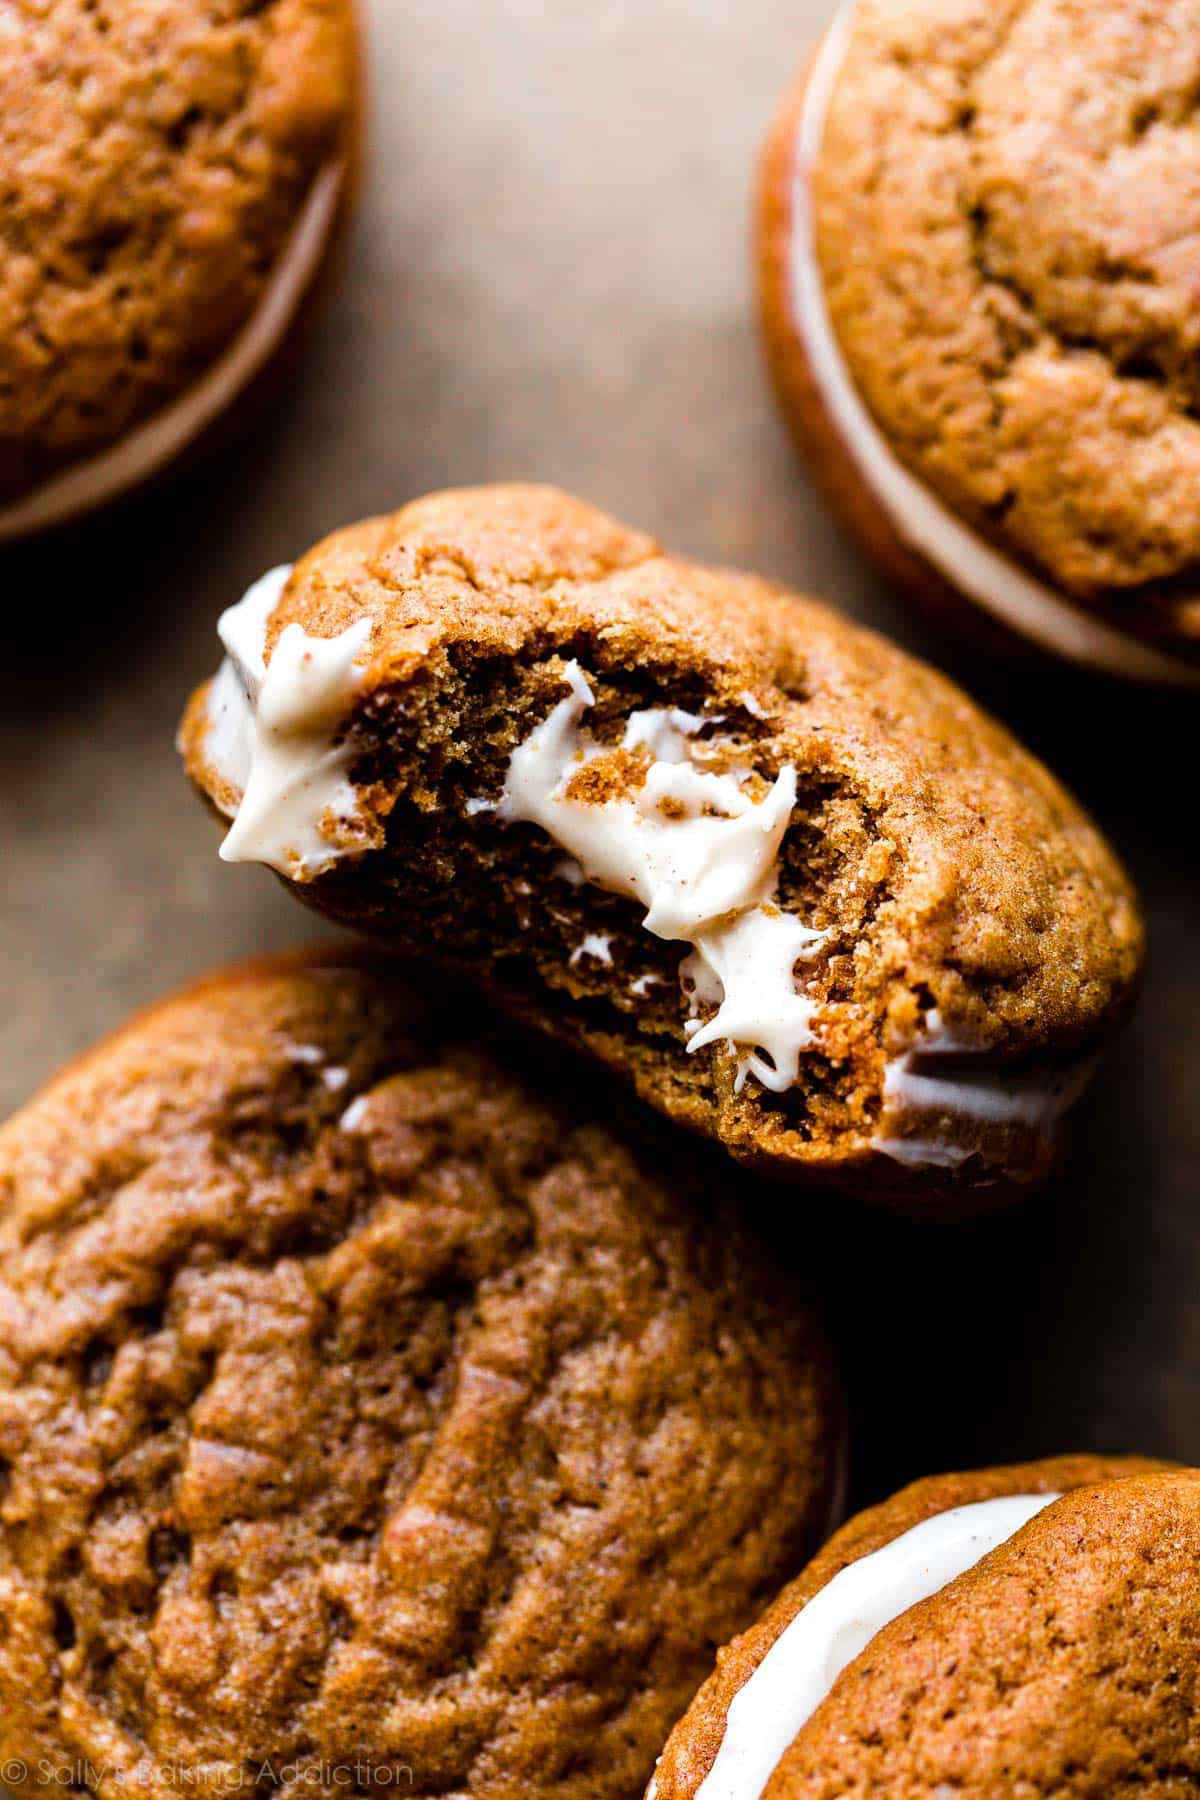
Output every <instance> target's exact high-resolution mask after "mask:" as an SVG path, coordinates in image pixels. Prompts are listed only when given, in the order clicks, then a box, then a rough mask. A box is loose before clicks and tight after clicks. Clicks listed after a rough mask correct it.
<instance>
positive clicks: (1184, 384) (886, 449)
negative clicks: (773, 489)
mask: <svg viewBox="0 0 1200 1800" xmlns="http://www.w3.org/2000/svg"><path fill="white" fill-rule="evenodd" d="M1198 85H1200V17H1198V16H1197V13H1196V9H1195V6H1194V5H1193V4H1192V3H1191V0H1147V3H1143V0H1103V3H1100V0H1031V3H1030V4H1021V5H1017V4H1015V3H1014V0H848V3H847V4H844V5H843V6H842V8H841V10H840V11H839V13H838V14H837V17H836V19H835V21H834V23H833V24H832V26H831V27H830V28H829V30H828V31H827V33H826V34H825V36H824V38H823V40H822V42H821V44H820V46H819V48H818V50H817V53H816V55H815V57H814V58H813V59H812V60H811V61H810V63H809V65H808V67H807V68H806V70H805V71H804V73H803V75H802V77H801V78H800V80H799V81H798V82H797V84H796V85H795V87H794V88H793V90H792V92H791V94H790V95H789V96H788V99H787V101H786V103H785V105H784V108H783V112H782V115H781V117H780V119H779V122H778V124H777V126H776V128H775V131H774V133H773V134H772V137H771V139H770V142H769V145H768V148H767V151H766V155H765V160H764V165H763V175H762V186H761V204H760V213H759V232H758V259H759V274H760V284H761V293H762V303H763V312H764V317H765V322H766V334H767V340H768V345H769V350H770V356H771V361H772V364H773V368H774V373H775V376H776V380H777V386H778V389H779V392H780V395H781V397H782V400H783V403H784V406H785V408H786V411H787V413H788V414H789V416H790V418H791V421H792V423H793V425H794V426H795V428H796V430H797V432H798V434H799V437H800V440H801V442H802V444H803V446H804V447H805V448H806V449H807V451H808V454H809V456H810V459H811V462H812V466H813V469H814V471H815V473H816V474H817V476H818V478H819V479H820V480H821V481H822V483H823V485H824V486H825V487H826V489H827V490H828V492H829V494H830V496H831V498H832V500H833V502H834V504H835V505H836V507H837V508H838V509H839V510H840V512H841V513H842V515H843V516H844V518H845V520H846V521H847V523H848V524H849V526H850V527H851V529H852V530H853V532H854V533H855V534H856V535H857V536H858V538H859V539H860V540H861V541H862V542H863V544H864V545H865V546H866V548H867V549H868V550H869V551H870V552H871V554H872V555H873V556H874V558H875V559H876V561H877V562H878V563H879V565H880V566H881V568H882V569H883V570H884V571H885V572H886V573H887V574H889V575H891V576H893V577H895V578H896V579H897V580H898V581H900V582H901V583H902V584H904V585H906V586H907V587H908V588H909V589H910V590H911V591H913V592H915V593H916V594H918V595H923V596H924V597H925V598H926V599H927V600H929V601H930V602H932V603H933V604H934V605H936V606H938V607H939V608H941V609H943V610H945V609H951V610H954V611H957V612H958V613H959V614H960V616H966V615H968V614H971V615H973V616H974V618H975V619H976V620H977V621H980V622H983V621H986V624H987V629H989V630H993V631H994V630H995V628H997V627H998V628H999V635H1002V636H1005V637H1009V638H1010V639H1011V638H1012V637H1013V635H1014V634H1015V636H1016V637H1017V638H1019V639H1023V640H1026V641H1027V642H1032V643H1033V644H1036V645H1038V646H1040V648H1041V649H1043V650H1045V651H1049V652H1052V653H1054V654H1057V655H1059V656H1062V657H1066V658H1069V659H1070V660H1072V661H1073V662H1076V663H1079V664H1084V665H1087V666H1089V667H1091V668H1094V669H1100V670H1105V671H1108V672H1109V673H1112V674H1116V675H1122V676H1127V677H1133V678H1137V679H1140V680H1145V681H1153V682H1165V683H1176V684H1184V685H1188V686H1195V685H1197V684H1200V310H1198V309H1197V306H1196V293H1197V289H1198V286H1200V136H1198V135H1197V132H1196V119H1195V98H1196V91H1197V87H1198Z"/></svg>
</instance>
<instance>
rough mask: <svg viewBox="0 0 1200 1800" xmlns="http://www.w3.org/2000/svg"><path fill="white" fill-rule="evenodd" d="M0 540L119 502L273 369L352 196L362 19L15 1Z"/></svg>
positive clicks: (346, 1)
mask: <svg viewBox="0 0 1200 1800" xmlns="http://www.w3.org/2000/svg"><path fill="white" fill-rule="evenodd" d="M9 10H10V14H11V18H10V20H9V24H8V28H7V29H5V30H0V161H2V162H3V165H4V168H5V170H6V171H7V174H6V182H5V204H4V211H3V218H2V220H0V244H2V246H3V255H2V256H0V539H3V538H10V537H15V536H17V535H19V534H20V533H23V532H29V531H35V530H38V529H41V528H43V527H46V526H49V525H54V524H57V523H59V522H61V521H62V520H64V519H67V518H69V517H71V516H73V515H75V514H78V513H81V512H84V511H86V510H88V509H89V508H91V507H94V506H96V505H99V504H100V503H101V502H102V501H105V500H108V499H111V498H113V497H115V496H116V495H117V494H119V493H121V492H123V491H124V490H126V489H127V488H129V487H131V486H133V485H134V484H135V483H137V482H139V481H142V480H144V479H146V478H147V477H148V476H150V475H152V474H154V473H155V472H157V471H158V470H159V469H161V468H163V467H165V466H166V465H167V463H168V462H170V461H172V460H173V459H174V458H176V457H177V456H179V455H180V454H182V453H183V452H184V451H187V450H190V449H192V448H193V447H194V446H196V445H197V444H198V443H199V442H200V441H201V440H202V439H204V438H205V437H206V436H207V435H208V434H210V433H212V432H213V431H214V430H215V429H216V428H217V427H218V426H219V425H220V424H221V423H222V422H227V421H228V419H229V417H230V416H231V413H232V412H234V411H236V412H238V413H240V412H241V411H243V410H244V409H246V408H247V407H248V406H249V404H250V403H251V402H252V401H253V399H254V398H255V397H256V395H257V392H258V391H259V390H260V389H261V388H262V387H263V386H264V385H265V384H266V382H267V381H268V379H269V376H270V373H271V371H272V370H274V369H277V368H278V367H280V366H281V363H282V360H283V358H284V357H285V355H286V352H287V351H288V350H289V348H290V347H291V346H292V344H293V342H294V340H295V338H296V336H297V334H298V331H299V328H300V326H301V324H302V323H303V322H304V320H305V319H306V317H307V314H308V312H309V309H310V305H311V302H312V301H313V299H314V297H315V296H316V294H317V292H318V290H319V288H320V287H321V285H322V282H323V277H324V276H325V275H326V273H327V272H328V270H329V267H330V265H331V262H332V260H333V259H334V257H335V254H336V251H337V248H338V247H339V244H340V239H341V236H342V230H343V227H344V225H345V223H346V220H347V218H348V215H349V211H350V207H351V203H352V199H353V194H354V189H355V186H356V180H357V165H358V138H359V122H360V121H359V115H360V110H361V109H360V92H359V70H358V60H357V27H356V18H355V11H354V4H353V0H267V3H266V4H265V5H264V4H262V3H261V0H119V3H117V0H53V4H47V0H13V3H12V5H11V7H10V9H9Z"/></svg>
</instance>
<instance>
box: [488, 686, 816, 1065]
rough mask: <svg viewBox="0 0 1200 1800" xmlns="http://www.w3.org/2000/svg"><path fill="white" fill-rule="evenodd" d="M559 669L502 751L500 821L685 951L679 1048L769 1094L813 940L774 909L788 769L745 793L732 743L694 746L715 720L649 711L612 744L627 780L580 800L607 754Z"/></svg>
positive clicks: (788, 810) (800, 1021) (792, 1047)
mask: <svg viewBox="0 0 1200 1800" xmlns="http://www.w3.org/2000/svg"><path fill="white" fill-rule="evenodd" d="M563 675H564V680H565V681H566V683H567V686H568V688H569V690H570V691H569V693H568V695H567V696H566V698H565V699H563V700H561V701H559V703H558V705H557V706H555V707H554V708H553V710H552V711H551V712H550V714H549V716H548V717H547V718H546V719H545V720H544V721H543V722H542V724H540V725H538V726H536V727H535V728H534V730H533V731H532V732H531V733H530V734H529V736H528V737H527V738H526V739H525V741H524V742H523V743H521V744H519V745H518V746H517V748H516V750H515V751H514V752H513V755H512V758H511V760H510V763H509V768H508V775H507V779H506V782H505V787H504V792H503V794H502V796H501V799H500V803H499V807H498V809H497V811H498V815H499V817H500V819H501V820H503V821H505V822H508V823H516V822H518V821H521V822H525V823H528V824H533V825H538V826H540V827H541V828H542V829H543V830H544V831H546V832H547V833H548V834H549V836H550V837H551V838H552V839H553V841H554V843H555V844H556V845H558V847H559V848H560V849H561V850H563V851H564V852H565V853H566V855H567V857H569V858H570V859H571V862H572V863H573V864H574V865H576V866H577V867H578V869H579V870H580V871H581V872H582V876H583V878H584V879H585V880H587V881H590V882H593V883H595V885H596V886H598V887H602V888H604V889H606V890H607V891H608V892H610V893H615V894H623V895H625V896H626V897H627V898H629V899H633V900H636V901H638V902H639V903H640V904H641V905H642V906H643V907H644V908H645V917H644V919H643V924H644V926H645V928H646V930H647V931H649V932H651V933H653V935H654V936H655V937H659V938H663V939H665V940H668V941H671V942H682V943H686V944H688V945H690V946H691V951H690V954H689V955H688V956H687V957H686V958H685V959H684V962H683V964H682V966H681V971H680V973H681V978H682V980H683V982H684V984H685V989H686V991H687V992H688V993H689V994H690V997H691V1003H692V1009H693V1017H692V1018H691V1019H690V1020H689V1021H688V1024H687V1027H686V1028H685V1029H686V1030H687V1032H688V1039H689V1042H688V1049H689V1051H696V1050H700V1049H703V1048H705V1047H706V1046H707V1045H710V1044H715V1043H721V1042H725V1043H727V1044H728V1045H729V1047H730V1049H731V1051H732V1053H733V1054H734V1055H735V1056H736V1058H737V1063H738V1072H737V1085H738V1087H739V1088H740V1087H741V1085H742V1084H743V1082H744V1081H745V1079H746V1077H747V1076H748V1075H750V1074H753V1075H754V1076H755V1077H756V1078H757V1079H758V1080H759V1081H760V1082H761V1083H762V1084H763V1086H764V1087H768V1088H771V1089H772V1090H774V1091H775V1092H783V1091H784V1090H785V1089H786V1088H789V1087H791V1086H793V1085H794V1083H795V1081H796V1079H797V1076H798V1073H799V1061H800V1056H801V1054H802V1052H803V1051H804V1050H805V1049H806V1048H808V1047H809V1046H810V1045H811V1044H812V1042H813V1035H812V1029H811V1027H812V1020H813V1015H814V1012H815V1005H814V1003H813V1001H812V1000H810V999H809V998H807V997H806V996H805V995H804V994H803V993H801V992H800V991H799V989H798V988H797V985H796V978H795V969H796V965H797V963H799V962H801V961H803V960H804V959H805V958H806V957H809V956H811V955H812V954H813V951H814V948H815V946H816V945H817V944H818V943H819V942H820V939H821V936H822V934H821V933H820V932H817V931H813V930H811V929H810V928H809V927H807V926H806V925H804V924H802V923H801V921H800V920H799V919H797V918H795V917H794V916H792V915H791V914H788V913H785V912H782V911H781V910H780V909H779V907H778V906H776V905H775V903H774V892H775V880H776V859H777V856H778V853H779V846H780V844H781V842H782V840H783V836H784V833H785V832H786V830H787V827H788V824H789V822H790V820H791V816H792V811H793V809H794V807H795V804H796V771H795V769H794V767H793V766H792V765H791V764H787V765H786V766H785V767H784V768H782V769H781V770H780V771H779V774H778V775H777V776H776V778H775V781H774V783H773V784H772V785H771V787H770V789H769V790H768V791H767V792H766V793H763V794H759V793H757V792H755V791H754V789H755V776H754V771H753V770H752V769H751V767H750V766H749V764H748V763H746V762H745V761H744V760H741V759H739V757H738V754H737V752H736V750H735V749H734V747H733V746H731V745H729V744H727V743H725V742H724V741H723V740H720V739H712V738H709V739H703V738H702V736H701V734H702V733H703V732H704V731H705V730H706V729H708V728H710V727H712V726H714V725H716V724H719V723H720V721H719V720H714V719H707V720H706V719H704V718H702V717H700V716H698V715H696V714H692V713H687V712H683V711H681V710H680V709H679V708H677V707H654V708H648V709H645V710H643V711H639V712H634V713H633V714H631V716H630V718H629V720H628V721H627V723H626V726H625V732H624V736H623V739H622V742H621V749H622V750H623V751H626V752H631V753H633V754H634V755H635V756H637V757H638V769H639V773H640V781H639V783H638V785H636V786H635V787H632V788H629V787H628V785H627V788H626V790H625V791H621V792H619V793H612V794H607V795H605V797H603V798H601V799H597V798H594V797H585V796H584V795H582V794H580V793H578V792H576V791H574V787H575V783H576V778H577V777H578V776H579V775H580V773H581V772H582V771H583V770H585V769H586V767H587V765H588V764H590V763H594V762H595V761H596V760H597V759H598V758H601V757H604V756H606V755H607V756H611V754H612V750H613V746H611V745H609V746H606V745H604V744H601V743H599V742H598V741H597V740H596V739H595V738H594V737H593V736H591V734H590V733H589V732H588V731H587V730H586V729H585V728H584V726H583V724H582V720H583V718H584V715H585V713H586V712H587V711H588V710H589V709H590V708H591V707H592V706H593V705H594V704H595V700H594V696H593V694H592V690H591V687H590V686H589V684H588V681H587V679H586V677H585V676H584V674H583V671H582V669H581V668H580V667H579V664H578V663H576V662H570V663H568V664H566V665H565V667H564V671H563ZM714 751H716V752H723V754H722V755H721V757H720V760H721V762H722V765H723V766H722V767H721V768H720V770H719V771H717V770H715V769H713V768H707V767H704V766H703V763H704V761H705V759H706V758H711V756H712V753H713V752H714ZM700 1005H704V1006H711V1007H712V1008H714V1009H715V1010H714V1012H713V1016H712V1017H711V1018H709V1019H708V1020H707V1021H702V1020H701V1019H700V1018H698V1017H696V1016H695V1012H696V1009H697V1007H698V1006H700Z"/></svg>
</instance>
